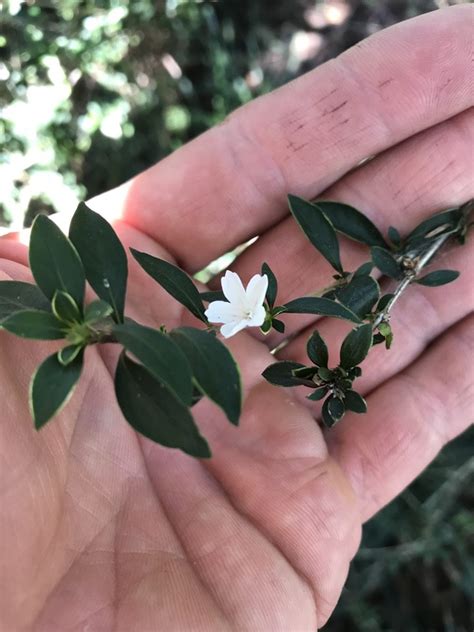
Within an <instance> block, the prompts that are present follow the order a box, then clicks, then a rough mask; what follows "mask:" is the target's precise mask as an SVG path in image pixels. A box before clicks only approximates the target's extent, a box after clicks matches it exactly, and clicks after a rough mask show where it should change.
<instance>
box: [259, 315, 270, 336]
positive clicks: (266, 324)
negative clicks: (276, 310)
mask: <svg viewBox="0 0 474 632" xmlns="http://www.w3.org/2000/svg"><path fill="white" fill-rule="evenodd" d="M271 328H272V321H271V318H267V319H265V320H264V322H263V325H262V326H261V327H260V331H261V332H262V334H264V335H265V336H266V335H267V334H268V333H270V330H271Z"/></svg>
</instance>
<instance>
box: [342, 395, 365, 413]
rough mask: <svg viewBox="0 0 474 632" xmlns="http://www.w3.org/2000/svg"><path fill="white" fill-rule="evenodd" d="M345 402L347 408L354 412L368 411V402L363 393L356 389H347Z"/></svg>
mask: <svg viewBox="0 0 474 632" xmlns="http://www.w3.org/2000/svg"><path fill="white" fill-rule="evenodd" d="M344 404H345V405H346V409H347V410H352V412H354V413H366V412H367V403H366V401H365V399H364V398H363V397H362V395H359V393H357V392H356V391H352V390H350V391H346V392H345V393H344Z"/></svg>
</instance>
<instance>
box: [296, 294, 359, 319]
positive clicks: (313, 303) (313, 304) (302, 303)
mask: <svg viewBox="0 0 474 632" xmlns="http://www.w3.org/2000/svg"><path fill="white" fill-rule="evenodd" d="M285 307H286V313H287V314H321V315H322V316H333V317H335V318H342V319H344V320H350V321H351V322H353V323H361V322H362V321H361V319H360V318H359V316H357V314H354V312H353V311H351V310H350V309H348V308H347V307H345V306H344V305H341V304H340V303H336V301H333V300H331V299H329V298H321V297H319V296H305V297H303V298H296V299H295V300H293V301H290V302H289V303H286V304H285Z"/></svg>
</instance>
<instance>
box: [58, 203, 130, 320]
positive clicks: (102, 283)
mask: <svg viewBox="0 0 474 632" xmlns="http://www.w3.org/2000/svg"><path fill="white" fill-rule="evenodd" d="M69 237H70V239H71V241H72V242H73V244H74V245H75V247H76V248H77V251H78V252H79V255H80V257H81V259H82V262H83V264H84V268H85V271H86V277H87V280H88V281H89V283H90V285H91V287H92V289H93V290H94V292H95V293H96V294H97V296H98V297H99V298H101V299H103V300H104V301H106V302H107V303H109V304H110V305H111V306H112V307H113V309H114V317H115V320H116V321H117V322H123V317H124V308H125V293H126V289H127V276H128V263H127V254H126V252H125V249H124V247H123V246H122V244H121V242H120V239H119V238H118V237H117V235H116V233H115V231H114V229H113V228H112V226H111V225H110V224H109V223H108V222H107V221H106V220H105V219H104V218H103V217H101V216H100V215H99V214H98V213H95V212H94V211H92V210H91V209H90V208H88V207H87V206H86V205H85V204H84V202H81V203H80V204H79V206H78V207H77V210H76V212H75V213H74V217H73V218H72V222H71V227H70V229H69Z"/></svg>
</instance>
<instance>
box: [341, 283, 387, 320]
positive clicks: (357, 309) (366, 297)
mask: <svg viewBox="0 0 474 632" xmlns="http://www.w3.org/2000/svg"><path fill="white" fill-rule="evenodd" d="M336 295H337V298H338V299H339V301H341V303H343V304H344V305H346V307H348V308H349V309H350V310H352V311H353V312H354V314H357V316H361V317H362V316H365V314H368V313H370V312H371V311H372V308H373V306H374V305H375V303H376V302H377V301H378V299H379V296H380V288H379V284H378V283H377V281H376V280H375V279H373V278H372V277H371V276H363V275H360V276H355V277H353V278H352V280H351V281H350V283H349V284H348V285H346V286H345V287H343V288H340V289H339V290H337V292H336Z"/></svg>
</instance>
